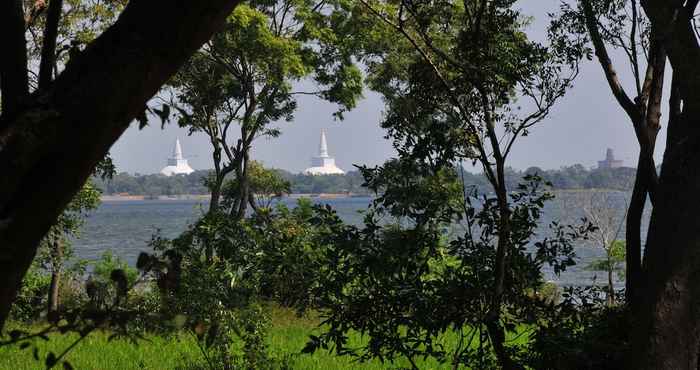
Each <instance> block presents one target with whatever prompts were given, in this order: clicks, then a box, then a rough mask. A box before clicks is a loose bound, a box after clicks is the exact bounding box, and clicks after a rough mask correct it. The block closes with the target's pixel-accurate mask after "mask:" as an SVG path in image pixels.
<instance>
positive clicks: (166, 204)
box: [74, 192, 648, 285]
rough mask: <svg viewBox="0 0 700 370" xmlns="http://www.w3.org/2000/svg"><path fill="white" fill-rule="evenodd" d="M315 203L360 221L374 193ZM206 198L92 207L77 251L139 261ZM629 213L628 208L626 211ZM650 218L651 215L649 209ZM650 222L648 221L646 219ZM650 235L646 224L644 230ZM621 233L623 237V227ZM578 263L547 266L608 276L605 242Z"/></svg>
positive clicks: (565, 211) (559, 202) (569, 281)
mask: <svg viewBox="0 0 700 370" xmlns="http://www.w3.org/2000/svg"><path fill="white" fill-rule="evenodd" d="M574 193H575V192H573V193H572V192H568V193H567V192H564V193H560V194H558V195H557V198H556V199H555V200H554V201H552V202H550V203H549V204H548V205H547V207H546V208H545V211H544V214H543V217H542V225H547V224H549V223H550V222H551V221H553V220H557V219H562V217H566V218H567V219H569V220H571V219H578V218H580V217H581V216H582V215H583V213H582V212H581V210H580V209H577V208H576V207H572V205H571V202H570V201H569V200H570V198H571V197H572V194H574ZM628 197H629V194H627V193H614V194H613V196H611V197H609V198H610V199H612V201H613V202H614V203H615V204H614V205H613V206H614V207H616V208H619V209H620V210H623V209H624V208H625V204H626V199H628ZM312 200H313V202H314V203H321V204H329V205H330V206H331V207H333V208H334V209H335V210H336V211H337V212H338V215H339V216H340V217H341V218H342V219H343V220H344V221H345V222H348V223H352V224H360V223H361V222H362V214H361V213H360V212H361V211H363V210H365V209H366V208H367V206H368V204H369V203H370V201H371V198H334V199H321V198H313V199H312ZM281 202H283V203H285V204H287V205H288V206H290V207H293V206H294V204H295V202H296V201H295V200H294V199H290V198H285V199H283V200H281ZM206 207H207V203H206V202H202V201H195V200H145V201H109V202H107V201H106V202H103V203H102V205H101V206H100V207H99V208H98V209H97V210H96V211H95V212H93V213H92V214H91V215H90V216H89V217H88V219H87V221H86V224H85V227H84V228H83V233H82V237H81V238H80V239H78V240H76V241H75V243H74V245H75V252H76V255H77V256H78V257H80V258H85V259H88V260H94V259H97V258H99V256H100V255H101V254H102V252H103V251H105V250H108V249H111V250H112V251H113V252H114V253H115V254H117V255H119V256H122V257H124V258H125V259H126V260H127V261H128V262H129V263H131V264H134V263H135V261H136V257H137V256H138V254H139V253H140V252H141V251H149V248H148V245H147V244H148V241H149V240H150V239H151V236H152V235H153V234H155V233H156V232H160V234H161V235H162V236H164V237H166V238H173V237H176V236H178V235H179V234H180V233H181V232H182V231H184V230H185V229H186V227H187V225H188V224H190V223H192V222H194V221H195V220H196V219H197V218H198V217H199V216H201V215H202V214H203V213H204V212H205V211H206ZM621 214H624V211H621ZM645 219H648V215H645ZM643 224H644V225H646V222H644V223H643ZM642 234H643V235H646V230H643V233H642ZM545 236H546V227H542V228H541V231H540V232H539V235H538V238H542V237H545ZM620 238H624V229H623V230H622V231H621V235H620ZM577 255H578V257H579V261H578V264H577V265H576V266H573V267H571V268H570V270H569V271H567V272H565V273H564V274H562V275H561V276H560V277H559V278H557V277H555V276H554V275H553V274H552V273H551V271H547V270H546V271H545V275H546V278H547V279H548V280H554V281H557V282H558V283H559V284H562V285H577V284H587V283H589V282H590V281H591V279H593V277H594V276H595V275H596V274H597V275H598V277H599V278H598V280H599V281H602V280H604V279H605V276H604V274H603V273H601V272H598V273H595V272H592V271H586V270H584V267H585V266H586V265H587V264H588V263H590V262H591V261H592V260H593V259H595V258H600V257H602V256H603V251H602V249H601V248H598V247H593V246H590V245H580V246H579V247H578V248H577Z"/></svg>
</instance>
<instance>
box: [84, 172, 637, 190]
mask: <svg viewBox="0 0 700 370" xmlns="http://www.w3.org/2000/svg"><path fill="white" fill-rule="evenodd" d="M275 171H277V173H278V174H279V175H280V176H281V177H282V178H283V179H285V180H287V181H289V182H290V184H291V190H292V193H295V194H320V193H336V194H338V193H352V194H368V193H369V192H368V190H367V189H366V188H364V187H363V186H362V184H363V183H364V180H363V179H362V175H361V174H360V172H359V171H351V172H348V173H346V174H345V175H329V176H310V175H304V174H294V173H291V172H289V171H285V170H279V169H277V170H275ZM209 173H210V171H208V170H199V171H195V172H193V173H191V174H189V175H179V176H171V177H166V176H163V175H160V174H154V175H140V174H135V175H131V174H128V173H126V172H122V173H119V174H116V175H114V177H113V178H112V179H107V180H102V179H100V178H95V179H94V182H95V185H96V186H97V187H98V188H99V189H100V190H101V191H102V193H103V194H106V195H113V194H125V193H128V194H129V195H145V196H160V195H181V194H195V195H199V194H208V193H209V190H208V189H207V187H206V186H205V185H204V181H203V179H204V178H205V177H206V176H208V174H209ZM535 173H537V174H539V175H540V176H542V177H543V178H544V180H545V181H548V182H550V183H551V184H552V186H553V188H555V189H562V190H565V189H614V190H631V189H632V186H633V185H634V174H635V169H634V168H630V167H620V168H609V169H607V168H606V169H592V170H589V169H586V168H585V167H584V166H582V165H580V164H575V165H573V166H565V167H562V168H560V169H556V170H543V169H541V168H539V167H530V168H528V169H526V170H525V171H518V170H515V169H512V168H509V169H507V170H506V174H505V175H506V182H507V183H508V188H510V189H515V187H516V186H517V184H518V182H520V181H521V179H522V178H523V176H524V175H526V174H535ZM463 176H464V183H465V184H467V185H470V186H476V188H477V189H478V190H479V192H481V193H483V192H488V191H489V190H488V189H489V188H490V185H489V184H488V180H487V179H486V177H485V176H484V175H483V174H481V173H479V174H475V173H472V172H469V171H466V170H465V171H464V173H463Z"/></svg>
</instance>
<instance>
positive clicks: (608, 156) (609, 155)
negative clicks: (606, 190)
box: [598, 148, 622, 169]
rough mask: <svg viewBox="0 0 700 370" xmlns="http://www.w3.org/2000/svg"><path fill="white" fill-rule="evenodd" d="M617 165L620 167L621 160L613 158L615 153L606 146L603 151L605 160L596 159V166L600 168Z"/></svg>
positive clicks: (616, 166) (615, 166)
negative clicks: (605, 149)
mask: <svg viewBox="0 0 700 370" xmlns="http://www.w3.org/2000/svg"><path fill="white" fill-rule="evenodd" d="M619 167H622V160H620V159H615V154H614V153H613V150H612V149H610V148H608V150H607V151H606V152H605V160H603V161H598V168H599V169H602V168H619Z"/></svg>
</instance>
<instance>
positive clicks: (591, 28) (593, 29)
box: [581, 1, 640, 121]
mask: <svg viewBox="0 0 700 370" xmlns="http://www.w3.org/2000/svg"><path fill="white" fill-rule="evenodd" d="M581 5H582V7H583V13H584V17H585V19H586V28H588V33H589V34H590V36H591V42H592V43H593V48H594V49H595V54H596V56H597V57H598V62H599V63H600V66H601V67H603V72H604V73H605V78H606V79H607V80H608V85H609V86H610V90H612V93H613V95H614V96H615V99H617V102H618V103H619V104H620V106H621V107H622V109H624V110H625V112H626V113H627V115H628V116H629V117H630V118H631V119H632V120H633V121H635V120H638V119H639V118H640V115H639V111H638V110H637V107H636V105H635V104H634V102H633V101H632V100H631V99H630V98H629V96H628V95H627V93H626V92H625V90H624V88H623V87H622V84H621V83H620V80H619V78H618V75H617V71H615V67H614V66H613V63H612V60H610V56H609V54H608V50H607V48H606V47H605V43H604V42H603V38H602V37H601V36H600V32H599V30H598V22H597V21H596V16H595V13H594V12H593V7H592V5H591V3H590V2H589V1H582V2H581Z"/></svg>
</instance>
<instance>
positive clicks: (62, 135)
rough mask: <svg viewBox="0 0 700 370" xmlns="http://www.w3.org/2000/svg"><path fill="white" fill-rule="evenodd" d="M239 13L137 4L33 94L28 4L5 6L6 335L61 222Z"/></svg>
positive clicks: (2, 258)
mask: <svg viewBox="0 0 700 370" xmlns="http://www.w3.org/2000/svg"><path fill="white" fill-rule="evenodd" d="M237 4H238V1H236V0H215V1H207V2H186V3H184V2H183V3H177V4H174V3H172V2H169V1H148V2H129V3H128V5H127V6H126V7H125V8H124V10H123V11H122V12H121V13H120V16H119V18H118V19H117V20H116V21H115V22H114V23H113V24H112V25H111V26H110V27H109V28H107V29H106V30H105V32H103V33H101V34H100V36H98V37H97V38H96V39H95V40H94V41H92V42H90V43H88V44H87V45H86V46H85V47H84V48H83V49H82V50H81V51H80V52H79V53H76V54H75V55H74V57H73V58H71V60H70V61H69V62H68V63H67V64H66V65H65V68H64V69H63V70H61V71H59V74H58V75H57V77H56V78H55V80H54V81H53V82H52V83H50V84H49V86H47V87H46V88H39V89H38V90H35V91H33V92H30V85H29V81H28V77H27V76H28V68H27V66H28V63H27V41H26V38H25V26H26V25H25V15H26V14H25V10H24V9H23V6H22V1H20V0H11V1H3V2H2V4H0V44H2V45H3V58H2V60H1V61H0V92H1V93H2V113H1V115H0V147H1V149H0V172H2V174H3V176H2V178H1V179H0V219H1V220H0V245H2V246H3V247H2V250H1V251H0V271H3V279H1V282H0V326H2V325H4V322H5V320H6V318H7V313H8V312H9V309H10V306H11V304H12V301H13V300H14V297H15V295H16V293H17V291H18V289H19V286H20V284H21V280H22V277H23V276H24V274H25V272H26V271H27V269H28V267H29V265H30V263H31V261H32V259H33V258H34V255H35V254H36V251H37V248H38V245H39V242H40V240H41V239H42V238H43V237H44V235H45V234H46V232H47V231H48V230H49V228H50V226H51V225H52V224H53V223H55V221H56V219H57V217H58V215H59V214H60V213H61V212H62V210H63V209H64V208H65V206H66V205H67V204H68V203H69V202H70V200H71V199H72V197H73V196H74V195H75V194H76V193H77V192H78V191H79V189H80V188H81V187H82V185H83V184H84V183H85V181H86V180H87V178H88V177H89V176H90V174H91V173H92V170H93V168H94V167H95V165H96V164H97V163H98V162H99V161H100V160H102V159H103V158H104V156H105V154H106V153H107V151H108V149H109V147H110V146H111V145H112V144H113V143H114V142H115V141H116V140H117V139H118V138H119V136H120V135H121V134H122V133H123V132H124V130H125V129H126V128H127V127H128V125H129V123H130V122H131V121H132V120H133V119H134V118H136V117H137V116H139V115H141V114H142V112H143V111H144V107H145V105H146V103H147V101H148V100H149V99H150V98H151V97H152V96H153V95H154V94H155V93H156V92H157V91H158V89H159V88H160V87H161V86H162V85H163V84H164V83H165V82H166V81H167V80H168V78H170V76H172V75H173V74H174V73H175V72H176V71H177V69H178V68H179V67H180V65H181V64H182V63H184V62H185V61H186V60H187V58H189V57H190V55H192V54H193V53H194V52H195V51H196V50H197V49H198V48H199V47H200V46H201V45H202V44H203V43H204V42H206V41H207V40H208V39H209V38H210V37H211V35H212V34H213V33H214V32H215V31H216V30H217V29H219V28H220V27H221V26H222V25H223V22H224V20H225V19H226V17H227V16H228V15H229V14H230V13H231V11H232V10H233V8H234V7H235V6H236V5H237ZM156 14H157V15H158V16H157V17H155V18H154V15H156ZM77 133H79V134H77Z"/></svg>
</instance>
